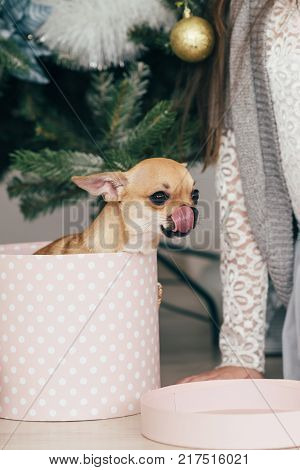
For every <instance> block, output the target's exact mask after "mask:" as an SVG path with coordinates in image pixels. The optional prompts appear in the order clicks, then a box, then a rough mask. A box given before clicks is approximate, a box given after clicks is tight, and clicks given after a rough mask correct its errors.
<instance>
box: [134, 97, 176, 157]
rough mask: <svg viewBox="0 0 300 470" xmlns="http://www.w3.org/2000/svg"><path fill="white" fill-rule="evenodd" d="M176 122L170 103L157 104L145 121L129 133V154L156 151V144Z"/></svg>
mask: <svg viewBox="0 0 300 470" xmlns="http://www.w3.org/2000/svg"><path fill="white" fill-rule="evenodd" d="M175 120H176V113H175V112H174V111H172V110H171V104H170V102H169V101H161V102H159V103H157V104H156V105H155V106H154V107H153V108H152V109H151V110H150V111H149V112H148V113H147V114H146V116H145V117H144V119H143V120H142V121H141V122H140V123H139V124H138V125H137V126H136V127H135V128H134V129H133V130H132V131H131V132H130V133H129V137H128V140H127V144H126V150H127V152H128V153H134V154H135V153H136V152H137V150H139V151H140V152H141V154H143V153H144V152H146V151H147V149H152V150H153V149H155V146H156V144H157V143H158V142H159V141H160V139H161V138H162V137H164V135H165V133H166V132H167V131H168V130H170V128H171V127H172V125H173V124H174V122H175Z"/></svg>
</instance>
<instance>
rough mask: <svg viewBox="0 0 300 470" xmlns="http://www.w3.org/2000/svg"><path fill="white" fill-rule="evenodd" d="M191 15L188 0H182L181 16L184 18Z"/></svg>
mask: <svg viewBox="0 0 300 470" xmlns="http://www.w3.org/2000/svg"><path fill="white" fill-rule="evenodd" d="M191 16H192V11H191V9H190V8H189V2H188V0H184V10H183V17H184V18H190V17H191Z"/></svg>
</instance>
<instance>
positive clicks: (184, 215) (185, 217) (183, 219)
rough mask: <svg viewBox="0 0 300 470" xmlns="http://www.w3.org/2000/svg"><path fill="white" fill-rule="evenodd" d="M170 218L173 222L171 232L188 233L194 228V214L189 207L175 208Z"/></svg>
mask: <svg viewBox="0 0 300 470" xmlns="http://www.w3.org/2000/svg"><path fill="white" fill-rule="evenodd" d="M197 212H198V211H197ZM171 218H172V220H173V222H174V227H173V232H181V233H188V232H189V231H190V230H192V229H193V228H194V227H195V212H194V208H192V207H190V206H180V207H177V208H176V209H174V211H173V213H172V215H171Z"/></svg>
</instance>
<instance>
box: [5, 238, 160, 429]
mask: <svg viewBox="0 0 300 470" xmlns="http://www.w3.org/2000/svg"><path fill="white" fill-rule="evenodd" d="M44 245H46V243H38V244H35V245H32V244H20V245H2V246H0V336H1V342H0V417H1V418H8V419H16V420H25V421H77V420H92V419H106V418H113V417H120V416H128V415H132V414H136V413H139V412H140V397H141V395H142V394H143V393H144V392H146V391H149V390H152V389H156V388H158V387H159V386H160V368H159V333H158V302H157V261H156V252H153V253H151V254H148V255H142V254H131V253H105V254H102V253H99V254H85V255H78V254H77V255H46V256H42V255H34V256H33V255H32V253H34V252H35V251H36V250H37V249H39V248H41V247H42V246H44Z"/></svg>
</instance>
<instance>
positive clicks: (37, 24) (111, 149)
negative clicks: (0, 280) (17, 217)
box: [0, 0, 205, 219]
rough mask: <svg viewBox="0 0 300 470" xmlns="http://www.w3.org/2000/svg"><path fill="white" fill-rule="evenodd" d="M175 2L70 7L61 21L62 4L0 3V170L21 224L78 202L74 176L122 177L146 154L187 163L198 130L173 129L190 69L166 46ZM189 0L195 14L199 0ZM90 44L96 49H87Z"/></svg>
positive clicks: (190, 126) (190, 124)
mask: <svg viewBox="0 0 300 470" xmlns="http://www.w3.org/2000/svg"><path fill="white" fill-rule="evenodd" d="M175 3H179V4H180V3H182V2H174V1H171V0H147V1H145V2H144V1H142V0H138V1H137V0H128V1H127V2H124V1H123V0H118V1H117V0H116V3H114V5H115V7H118V6H119V9H120V8H121V6H122V8H123V10H124V11H123V12H122V11H118V10H117V8H116V9H115V10H114V8H112V7H110V5H109V4H107V3H106V2H99V1H98V3H97V2H95V1H94V0H89V1H87V2H81V1H78V0H76V1H74V2H72V14H74V15H75V13H76V16H74V17H71V18H69V16H70V13H69V11H68V5H69V4H70V2H65V6H64V5H63V2H61V3H60V4H61V5H63V6H64V8H62V7H61V10H57V9H56V6H55V1H54V0H51V1H50V0H49V1H46V0H41V1H40V3H33V2H31V0H4V1H3V0H2V2H0V93H1V96H0V100H1V113H2V123H3V124H4V125H3V127H2V133H1V136H0V149H1V171H2V173H3V171H4V170H6V169H7V167H8V165H9V167H10V169H11V170H14V175H13V176H12V177H11V178H10V180H9V183H8V192H9V195H10V196H11V197H17V198H18V199H19V200H20V208H21V211H22V213H23V214H24V216H25V217H26V218H29V219H32V218H35V217H37V216H38V215H40V214H42V213H45V212H49V211H52V210H54V209H55V208H56V207H59V206H60V205H61V203H62V202H64V203H67V202H70V203H73V202H74V201H76V200H77V199H79V198H80V197H84V196H85V193H83V191H80V190H78V189H77V188H76V187H75V186H74V185H73V184H72V183H71V180H70V178H71V176H72V175H74V174H89V173H92V172H97V171H105V170H120V169H121V170H126V169H128V168H130V167H131V166H132V165H134V164H135V163H137V162H138V161H139V159H141V158H146V157H150V156H168V157H170V158H175V159H178V160H186V159H189V158H193V159H194V158H195V155H196V153H197V146H198V145H199V141H198V132H199V130H198V128H199V123H197V122H196V120H195V119H193V115H192V113H191V115H190V116H189V118H188V119H187V122H186V125H185V130H184V132H182V117H183V107H182V99H181V97H182V90H183V88H184V82H185V77H186V75H187V74H188V73H189V72H190V68H191V67H193V66H190V65H188V64H184V63H182V62H181V61H179V60H178V59H177V58H176V57H175V56H174V55H173V54H172V53H171V51H170V46H169V31H170V27H171V25H172V24H173V23H174V22H175V21H176V15H178V14H179V13H178V9H177V8H176V5H175ZM190 3H191V6H192V7H193V8H194V12H195V13H198V12H199V13H200V12H202V13H203V3H205V2H202V1H198V2H197V1H196V0H195V1H192V2H190ZM96 4H97V6H96ZM103 5H104V6H105V8H106V9H109V11H108V10H103V8H104V6H103ZM137 6H139V7H141V9H140V11H139V16H140V17H141V18H140V21H137V19H136V16H137V15H132V11H131V10H130V8H131V7H132V8H133V9H134V8H135V11H136V12H137V10H136V9H137V8H138V7H137ZM148 7H149V12H148ZM76 8H77V9H76ZM83 8H84V10H85V15H82V12H83ZM98 9H99V10H98ZM104 13H105V14H107V15H108V16H107V18H106V17H105V15H104ZM150 13H151V14H150ZM113 14H114V15H117V14H118V15H119V19H120V22H119V23H117V22H115V23H114V28H116V30H117V33H118V34H117V36H116V31H113V32H112V31H111V30H110V28H111V26H109V25H111V17H110V16H109V15H113ZM89 15H90V17H89ZM126 15H127V16H126ZM147 15H148V16H149V18H148V17H147ZM82 16H84V20H85V22H86V24H87V26H86V28H87V30H86V31H84V30H83V27H82V24H81V21H82V20H83V18H82ZM133 16H135V19H134V21H133ZM87 18H90V19H89V21H88V22H87ZM105 18H106V20H105ZM116 19H118V18H116ZM105 21H106V22H107V24H106V23H105ZM99 22H100V23H99ZM101 22H102V23H101ZM78 31H81V34H79V33H78ZM100 33H101V34H100ZM112 33H113V34H112ZM96 34H97V35H96ZM95 35H96V36H95ZM98 36H99V37H98ZM95 37H96V39H97V41H96V42H95ZM112 37H114V38H115V37H117V38H118V40H115V41H114V42H113V43H112V39H111V38H112ZM93 41H94V42H93ZM99 41H102V42H103V44H104V45H103V47H102V48H101V50H100V49H99V50H98V49H97V47H89V44H91V45H92V46H93V44H94V45H95V44H98V43H99ZM66 44H67V45H66ZM85 47H86V50H85V49H84V48H85ZM195 122H196V123H195Z"/></svg>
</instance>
